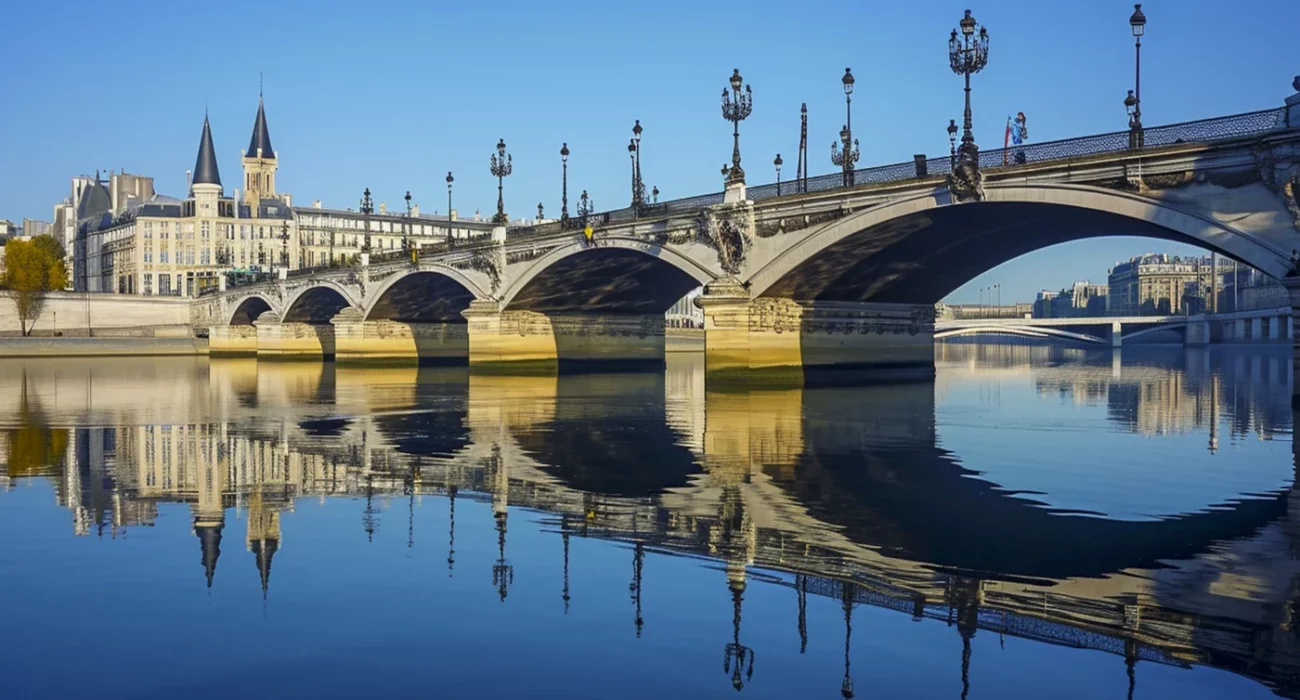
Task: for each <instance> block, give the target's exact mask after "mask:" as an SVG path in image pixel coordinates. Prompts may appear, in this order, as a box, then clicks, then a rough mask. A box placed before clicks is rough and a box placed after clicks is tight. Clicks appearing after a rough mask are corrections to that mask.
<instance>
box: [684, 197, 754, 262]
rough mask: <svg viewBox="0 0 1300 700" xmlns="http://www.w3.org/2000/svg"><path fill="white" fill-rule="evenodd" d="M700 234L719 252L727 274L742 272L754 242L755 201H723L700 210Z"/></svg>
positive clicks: (704, 240) (703, 241) (700, 236)
mask: <svg viewBox="0 0 1300 700" xmlns="http://www.w3.org/2000/svg"><path fill="white" fill-rule="evenodd" d="M697 236H698V238H699V240H700V242H701V243H704V244H705V245H708V246H710V247H712V248H713V249H714V250H716V251H718V266H719V267H721V268H722V271H723V272H725V273H726V274H728V275H738V274H740V270H741V268H743V267H744V265H745V258H746V256H747V255H748V254H749V249H750V247H751V246H753V245H754V204H753V202H750V201H744V202H740V203H738V204H720V205H718V206H714V207H709V208H707V209H704V210H703V211H701V212H700V216H699V219H698V221H697Z"/></svg>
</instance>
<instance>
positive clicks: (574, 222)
mask: <svg viewBox="0 0 1300 700" xmlns="http://www.w3.org/2000/svg"><path fill="white" fill-rule="evenodd" d="M1285 127H1286V108H1285V107H1279V108H1275V109H1265V110H1260V111H1257V112H1247V113H1245V114H1234V115H1230V116H1226V117H1214V118H1212V119H1200V120H1197V121H1190V122H1182V123H1179V124H1169V125H1165V126H1157V127H1151V128H1148V129H1143V132H1142V143H1143V148H1142V150H1144V151H1146V150H1151V149H1153V148H1161V147H1165V146H1173V145H1177V144H1184V143H1191V144H1197V143H1213V142H1215V141H1224V140H1229V139H1234V138H1241V137H1245V136H1253V135H1256V134H1262V133H1267V132H1269V131H1273V130H1276V129H1280V128H1285ZM1129 150H1132V149H1131V146H1130V132H1129V131H1127V130H1126V131H1114V132H1111V133H1108V134H1096V135H1092V136H1082V137H1079V138H1072V139H1061V140H1059V141H1048V142H1046V143H1037V144H1033V145H1022V146H1016V147H1009V148H1005V149H1004V148H992V149H985V150H982V151H980V168H981V169H983V170H985V171H996V170H998V169H1001V168H1006V167H1016V166H1019V165H1026V164H1029V163H1045V162H1051V161H1057V160H1069V159H1072V158H1083V157H1087V156H1094V155H1101V154H1105V153H1121V152H1124V151H1129ZM924 163H925V173H926V176H927V177H932V176H940V175H944V174H946V173H947V172H948V171H949V170H950V169H951V163H952V156H951V155H950V154H945V155H942V156H937V157H931V158H926V159H925V160H924ZM920 177H921V175H920V174H919V172H918V162H917V160H911V161H907V162H904V163H891V164H888V165H878V166H874V167H870V168H861V169H859V170H855V171H854V175H853V179H854V187H859V186H862V185H869V184H884V183H889V182H905V181H907V180H915V179H918V178H920ZM843 187H844V178H843V174H842V173H839V172H836V173H829V174H826V175H818V176H815V177H810V178H806V179H804V180H802V181H800V180H786V181H783V182H781V184H780V186H779V187H778V186H777V184H776V183H768V184H763V185H755V186H754V187H749V188H747V190H746V196H747V197H748V198H749V199H750V200H751V201H756V202H757V201H762V200H766V199H771V198H774V197H777V196H789V195H793V194H801V193H805V192H826V191H829V190H836V189H841V188H843ZM778 190H779V194H778ZM722 198H723V193H722V192H713V193H709V194H702V195H696V196H694V197H684V198H681V199H674V200H669V201H666V202H658V203H655V204H643V205H641V206H640V207H637V208H633V207H630V206H628V207H623V208H622V209H614V210H611V211H606V212H601V213H598V214H593V215H591V216H590V217H588V221H589V222H590V223H591V224H592V225H593V226H609V225H611V224H615V223H626V222H629V221H634V220H637V219H647V220H650V219H661V218H664V217H667V216H673V215H677V214H684V213H685V214H690V213H694V212H696V211H698V210H700V209H702V208H704V207H708V206H713V205H715V204H721V203H722ZM580 228H581V223H580V219H578V218H577V217H574V218H572V219H570V220H569V222H568V223H567V224H565V223H562V222H560V221H552V222H549V223H545V224H536V225H532V226H517V227H513V228H511V229H510V230H509V232H508V233H507V237H508V239H509V240H526V239H529V238H536V237H543V236H550V235H555V234H559V233H563V232H565V231H571V230H576V229H580ZM489 238H490V237H489V236H481V237H475V238H474V239H471V240H469V241H464V240H458V241H457V243H456V247H455V249H456V250H462V249H473V248H476V247H478V246H479V245H481V244H483V242H484V241H487V240H489ZM448 250H449V249H448V248H447V247H446V245H445V244H435V245H433V246H425V247H423V248H421V249H420V256H422V257H423V256H425V255H436V254H439V253H444V252H447V251H448ZM372 260H373V259H372ZM321 269H327V268H313V269H312V270H311V272H308V271H306V270H307V269H303V270H295V271H294V273H298V274H294V273H290V274H291V276H294V277H297V276H300V275H301V274H311V273H312V272H315V271H318V270H321Z"/></svg>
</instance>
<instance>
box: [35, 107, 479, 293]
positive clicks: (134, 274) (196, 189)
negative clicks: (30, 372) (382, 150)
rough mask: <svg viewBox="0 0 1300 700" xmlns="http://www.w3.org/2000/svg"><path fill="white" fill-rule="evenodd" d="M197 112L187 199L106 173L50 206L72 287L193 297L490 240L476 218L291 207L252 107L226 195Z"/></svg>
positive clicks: (260, 113)
mask: <svg viewBox="0 0 1300 700" xmlns="http://www.w3.org/2000/svg"><path fill="white" fill-rule="evenodd" d="M216 154H217V150H216V147H215V145H214V142H213V137H212V128H211V125H210V123H209V121H208V118H207V117H206V116H205V117H204V119H203V130H202V133H201V135H200V138H199V148H198V155H197V157H196V159H195V163H194V170H193V171H192V174H191V177H190V182H189V191H188V192H187V193H186V197H185V198H184V199H177V198H173V197H167V196H165V195H161V194H158V193H156V192H155V191H154V188H153V179H152V178H148V177H143V176H139V175H131V174H128V173H110V176H109V180H108V182H104V181H103V180H102V179H101V177H100V175H99V174H98V173H96V175H95V178H94V179H93V180H90V179H89V178H85V177H81V178H74V179H73V191H72V196H71V197H69V199H67V200H65V201H64V202H62V203H60V204H59V205H56V206H55V223H54V226H53V228H54V230H55V231H56V232H58V231H65V232H70V233H64V234H63V236H64V238H65V240H66V241H67V243H68V244H69V245H66V247H67V248H68V251H69V257H70V258H71V259H72V266H71V267H72V278H73V280H72V282H73V288H74V289H75V290H77V291H88V292H113V293H118V294H144V295H154V296H184V297H193V296H197V295H199V294H201V293H203V292H204V291H205V290H208V289H214V288H219V287H220V286H221V283H222V279H223V278H227V279H228V278H230V277H232V276H234V277H259V276H266V275H270V274H274V273H275V272H276V271H277V270H292V269H299V268H303V267H317V266H328V265H330V264H343V263H347V262H351V261H353V260H354V259H355V258H356V257H357V256H358V255H359V254H361V253H363V252H366V251H369V252H372V253H376V254H378V253H382V252H387V251H395V250H401V249H403V247H404V245H407V246H409V247H410V248H411V249H419V248H421V247H424V246H427V245H432V244H435V243H442V242H444V241H446V240H447V239H448V237H449V236H450V237H455V238H457V239H469V238H476V237H479V236H485V235H490V232H491V229H492V224H490V223H489V222H486V221H478V220H475V221H458V220H457V219H456V216H455V214H454V212H453V213H451V214H450V215H449V216H442V217H438V216H428V215H424V216H422V215H420V213H419V207H418V206H412V207H411V208H410V212H409V213H408V212H402V213H400V214H389V213H388V212H387V207H386V206H385V205H384V204H380V206H379V210H378V212H376V213H370V214H363V213H361V212H357V211H352V210H350V209H348V210H340V209H325V208H323V207H321V206H320V202H316V203H315V204H314V205H313V206H311V207H294V206H293V200H292V197H291V196H290V195H289V194H287V193H283V192H280V191H279V190H278V188H277V182H276V173H277V171H278V169H279V158H278V154H277V152H276V151H275V149H274V147H273V146H272V143H271V132H270V127H269V125H268V121H267V118H266V107H265V103H264V102H263V101H262V100H261V99H259V101H258V106H257V115H256V117H255V119H254V122H253V130H252V135H251V137H250V139H249V143H248V148H247V149H246V150H245V151H244V152H243V154H242V157H241V165H242V168H243V173H242V175H243V177H242V179H241V184H242V185H243V188H242V192H241V190H240V189H236V190H234V192H233V193H231V194H229V195H227V192H226V189H225V186H224V184H223V182H222V179H221V173H220V169H219V167H218V163H217V155H216Z"/></svg>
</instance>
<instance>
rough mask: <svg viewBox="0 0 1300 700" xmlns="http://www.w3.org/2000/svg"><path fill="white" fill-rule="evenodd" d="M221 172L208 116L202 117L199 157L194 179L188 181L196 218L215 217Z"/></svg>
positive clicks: (196, 162) (219, 193)
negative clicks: (218, 168) (218, 167)
mask: <svg viewBox="0 0 1300 700" xmlns="http://www.w3.org/2000/svg"><path fill="white" fill-rule="evenodd" d="M222 192H223V190H222V187H221V172H220V171H218V170H217V149H216V148H215V147H214V146H213V145H212V127H211V126H209V125H208V115H206V114H204V115H203V135H202V136H201V137H199V155H198V157H197V158H196V159H195V160H194V179H193V180H191V181H190V197H192V198H193V199H194V208H195V213H196V214H197V215H198V216H205V217H215V216H218V213H217V200H219V199H220V198H221V195H222Z"/></svg>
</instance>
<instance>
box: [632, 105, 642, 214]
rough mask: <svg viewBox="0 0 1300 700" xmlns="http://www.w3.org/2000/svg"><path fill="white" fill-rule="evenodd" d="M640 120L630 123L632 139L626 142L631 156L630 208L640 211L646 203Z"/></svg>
mask: <svg viewBox="0 0 1300 700" xmlns="http://www.w3.org/2000/svg"><path fill="white" fill-rule="evenodd" d="M641 131H643V129H641V120H637V122H636V124H634V125H632V141H629V142H628V155H629V156H632V208H633V209H636V211H638V212H640V211H641V207H642V206H645V203H646V186H645V182H643V181H642V180H641Z"/></svg>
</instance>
